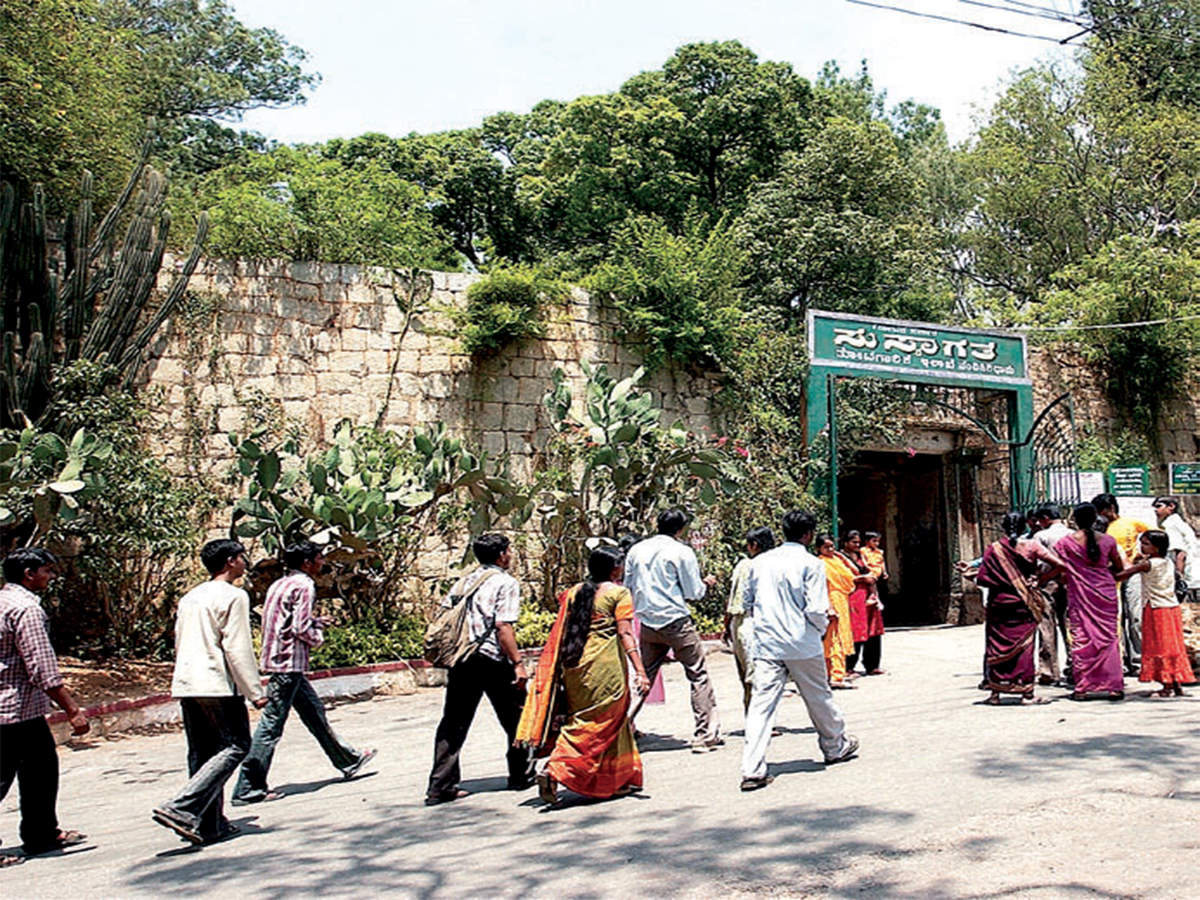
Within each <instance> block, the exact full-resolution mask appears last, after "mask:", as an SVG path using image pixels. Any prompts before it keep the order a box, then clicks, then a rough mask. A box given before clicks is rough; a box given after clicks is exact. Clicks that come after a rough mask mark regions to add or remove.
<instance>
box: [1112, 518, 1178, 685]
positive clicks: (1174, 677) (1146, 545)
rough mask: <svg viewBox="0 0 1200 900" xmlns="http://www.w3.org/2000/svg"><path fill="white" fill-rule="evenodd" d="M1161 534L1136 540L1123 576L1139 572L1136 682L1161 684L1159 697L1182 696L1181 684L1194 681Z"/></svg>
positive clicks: (1166, 542) (1172, 571)
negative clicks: (1135, 553)
mask: <svg viewBox="0 0 1200 900" xmlns="http://www.w3.org/2000/svg"><path fill="white" fill-rule="evenodd" d="M1169 544H1170V540H1169V538H1168V537H1167V533H1166V532H1165V531H1147V532H1145V533H1143V534H1142V536H1141V538H1140V540H1139V549H1140V550H1141V553H1140V555H1139V556H1138V558H1137V561H1136V562H1134V564H1133V565H1131V566H1130V567H1129V568H1128V569H1126V570H1125V572H1123V573H1122V574H1123V575H1132V574H1134V573H1135V572H1141V573H1142V599H1143V601H1144V603H1145V606H1144V607H1143V610H1144V611H1143V613H1142V670H1141V673H1140V674H1139V675H1138V680H1139V681H1159V682H1162V686H1163V688H1162V690H1161V691H1158V696H1160V697H1170V696H1171V695H1172V694H1174V695H1175V696H1176V697H1182V696H1183V687H1182V685H1183V684H1191V683H1192V682H1193V681H1195V678H1194V676H1193V675H1192V667H1191V664H1190V663H1189V662H1188V655H1187V647H1185V646H1184V643H1183V618H1182V616H1181V614H1180V610H1179V599H1178V598H1177V597H1176V596H1175V568H1174V566H1172V565H1171V561H1170V560H1169V559H1167V547H1168V546H1169Z"/></svg>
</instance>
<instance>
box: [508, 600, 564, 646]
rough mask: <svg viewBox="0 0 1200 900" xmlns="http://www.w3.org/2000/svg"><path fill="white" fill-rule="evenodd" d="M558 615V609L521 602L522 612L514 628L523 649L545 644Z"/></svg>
mask: <svg viewBox="0 0 1200 900" xmlns="http://www.w3.org/2000/svg"><path fill="white" fill-rule="evenodd" d="M550 599H553V598H550ZM556 615H557V610H551V609H548V608H546V607H545V606H542V607H539V606H537V605H536V604H533V603H523V604H521V614H520V616H519V617H518V618H517V624H516V627H515V628H514V629H513V632H514V634H515V636H516V639H517V646H518V647H520V648H522V649H532V648H535V647H542V646H544V645H545V643H546V638H548V637H550V629H551V628H553V627H554V619H555V617H556Z"/></svg>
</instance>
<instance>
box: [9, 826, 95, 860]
mask: <svg viewBox="0 0 1200 900" xmlns="http://www.w3.org/2000/svg"><path fill="white" fill-rule="evenodd" d="M86 840H87V835H86V834H84V833H83V832H82V831H60V832H59V833H58V836H57V837H55V839H54V840H53V841H51V842H50V843H49V844H47V845H46V846H44V847H33V848H31V847H29V846H25V847H23V848H22V849H24V851H25V855H26V856H38V855H40V854H42V853H53V852H54V851H55V850H62V849H63V848H65V847H74V846H75V845H76V844H82V843H83V842H84V841H86Z"/></svg>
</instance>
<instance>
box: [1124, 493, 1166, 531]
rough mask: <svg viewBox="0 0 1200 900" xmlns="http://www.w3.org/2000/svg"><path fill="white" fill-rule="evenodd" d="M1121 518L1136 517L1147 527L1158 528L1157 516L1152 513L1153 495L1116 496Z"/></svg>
mask: <svg viewBox="0 0 1200 900" xmlns="http://www.w3.org/2000/svg"><path fill="white" fill-rule="evenodd" d="M1117 505H1118V506H1119V507H1120V509H1121V518H1122V519H1137V520H1138V521H1139V522H1142V523H1144V524H1145V526H1146V527H1147V528H1154V529H1157V528H1158V516H1156V515H1155V514H1154V498H1153V497H1118V498H1117Z"/></svg>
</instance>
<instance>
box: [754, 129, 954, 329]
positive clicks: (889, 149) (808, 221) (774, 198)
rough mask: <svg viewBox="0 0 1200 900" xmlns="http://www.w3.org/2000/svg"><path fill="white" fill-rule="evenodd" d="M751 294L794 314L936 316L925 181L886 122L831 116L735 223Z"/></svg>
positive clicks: (939, 310)
mask: <svg viewBox="0 0 1200 900" xmlns="http://www.w3.org/2000/svg"><path fill="white" fill-rule="evenodd" d="M736 229H737V233H738V240H739V245H740V246H741V248H742V249H743V250H744V252H745V253H746V255H747V259H746V273H747V281H748V288H749V290H750V292H751V294H752V295H753V296H754V297H755V298H757V299H759V300H761V301H763V302H765V303H767V304H770V305H773V306H776V307H780V308H782V309H785V310H790V311H791V312H792V314H793V315H795V316H802V315H803V313H804V311H805V310H807V309H808V308H809V307H810V306H819V307H820V308H821V309H849V310H854V311H856V312H865V313H875V314H892V315H908V316H911V317H914V318H928V319H933V320H935V321H936V320H937V319H938V318H939V317H940V316H941V315H942V314H943V313H944V308H945V305H946V300H945V298H944V297H942V296H941V295H940V294H939V293H938V292H937V291H936V290H934V289H932V288H930V287H929V286H928V285H926V284H923V283H922V282H923V280H924V279H925V278H926V276H927V275H928V273H929V272H930V271H931V270H932V268H933V262H934V256H933V237H934V235H933V232H932V229H931V228H930V226H929V224H928V222H927V219H926V216H925V211H924V210H923V209H922V206H921V193H920V190H919V183H918V181H917V179H916V177H915V176H914V174H913V173H912V171H910V169H909V168H908V167H907V166H905V164H904V162H903V160H902V159H901V158H900V154H899V151H898V149H897V145H896V141H895V139H894V138H893V136H892V133H891V131H890V130H889V129H888V127H887V126H886V125H884V124H883V123H880V122H871V123H866V124H860V123H855V122H851V121H849V120H847V119H843V118H834V119H831V120H830V121H829V122H828V123H827V124H826V125H825V127H824V128H823V129H822V130H821V131H820V132H819V133H818V134H817V135H816V136H815V137H814V138H813V139H812V141H811V143H810V144H809V146H808V147H807V148H806V149H805V151H804V152H803V153H801V154H799V155H796V156H793V157H792V158H791V159H789V161H788V162H786V163H785V164H784V167H783V170H782V171H781V173H780V175H779V177H778V178H776V179H774V180H772V181H769V182H767V183H765V184H763V185H761V186H759V187H758V188H756V189H755V190H754V191H753V192H752V194H751V198H750V203H749V205H748V207H747V209H746V212H745V214H744V215H743V216H742V217H741V218H740V219H739V220H738V222H737V224H736Z"/></svg>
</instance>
